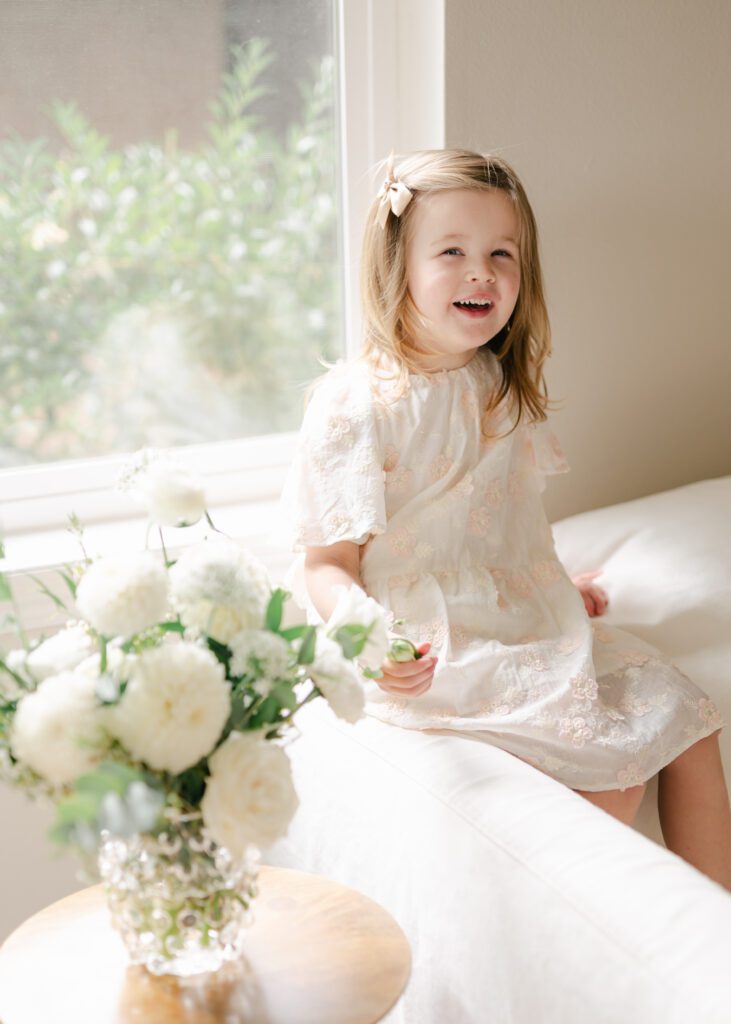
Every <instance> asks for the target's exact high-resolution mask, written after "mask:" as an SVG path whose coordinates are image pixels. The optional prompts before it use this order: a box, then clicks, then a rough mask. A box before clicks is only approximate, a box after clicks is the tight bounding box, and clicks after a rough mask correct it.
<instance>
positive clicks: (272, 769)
mask: <svg viewBox="0 0 731 1024" xmlns="http://www.w3.org/2000/svg"><path fill="white" fill-rule="evenodd" d="M209 765H210V768H211V775H210V778H209V779H208V783H207V785H206V791H205V793H204V794H203V799H202V801H201V811H202V813H203V822H204V824H205V825H206V827H207V829H208V831H209V832H210V834H211V836H212V837H213V838H214V839H215V840H216V842H217V843H220V844H221V845H222V846H226V847H227V848H228V849H229V850H231V852H232V853H233V854H234V855H235V856H243V855H244V853H245V852H246V847H247V845H248V844H249V843H253V844H254V845H255V846H258V847H260V848H262V849H266V848H267V847H268V846H271V844H272V843H274V842H276V840H277V839H280V838H281V837H282V836H283V835H285V834H286V832H287V828H288V827H289V823H290V821H291V820H292V818H293V817H294V814H295V811H296V810H297V808H298V806H299V799H298V797H297V791H296V790H295V788H294V783H293V781H292V768H291V765H290V763H289V758H288V757H287V755H286V754H285V752H284V751H283V750H282V748H281V747H279V746H277V745H276V744H275V743H274V742H272V741H271V740H265V739H264V737H263V736H261V735H260V734H259V733H258V732H249V733H243V732H232V733H231V735H230V736H229V737H228V738H227V739H226V740H225V742H224V743H222V744H221V746H220V747H219V748H218V750H217V751H216V752H215V754H214V755H213V756H212V757H211V758H210V760H209Z"/></svg>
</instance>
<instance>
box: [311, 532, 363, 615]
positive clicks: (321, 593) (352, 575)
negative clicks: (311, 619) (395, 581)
mask: <svg viewBox="0 0 731 1024" xmlns="http://www.w3.org/2000/svg"><path fill="white" fill-rule="evenodd" d="M338 583H340V584H342V585H343V586H346V587H350V585H351V584H352V583H356V584H357V585H358V586H359V587H360V588H361V589H364V587H363V584H362V583H361V581H360V546H359V545H358V544H355V543H354V542H353V541H350V540H341V541H338V543H337V544H329V545H328V546H327V547H324V548H316V547H308V548H306V549H305V586H306V587H307V593H308V594H309V595H310V600H311V601H312V603H313V604H314V606H315V608H316V609H317V612H318V614H319V616H320V618H321V619H322V620H323V622H327V620H328V619H329V618H330V615H331V614H332V612H333V609H334V608H335V605H336V604H337V594H335V593H334V591H333V587H335V586H336V585H337V584H338Z"/></svg>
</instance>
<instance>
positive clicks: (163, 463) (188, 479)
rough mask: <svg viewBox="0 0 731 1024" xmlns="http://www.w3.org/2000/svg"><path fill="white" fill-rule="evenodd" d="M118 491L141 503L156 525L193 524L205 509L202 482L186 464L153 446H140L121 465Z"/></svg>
mask: <svg viewBox="0 0 731 1024" xmlns="http://www.w3.org/2000/svg"><path fill="white" fill-rule="evenodd" d="M117 488H118V490H120V491H123V492H128V493H129V494H130V496H131V497H132V498H133V499H134V500H136V501H138V502H140V504H142V505H144V506H145V508H146V509H147V514H148V517H149V519H150V522H152V523H155V524H156V525H157V526H193V524H194V523H197V522H198V520H199V519H200V518H201V516H202V515H203V514H204V512H205V511H206V496H205V491H204V489H203V484H202V482H201V481H200V480H199V479H198V477H196V476H195V475H194V474H193V473H191V472H190V470H189V469H187V468H186V467H185V466H183V465H182V464H181V463H179V462H177V461H176V460H175V459H173V458H171V457H170V456H169V455H165V454H161V453H159V452H157V451H155V449H149V448H143V449H142V450H141V451H140V452H137V453H136V455H135V456H133V458H132V460H131V461H130V462H129V463H128V464H127V465H126V466H125V467H124V469H123V470H122V472H121V474H120V476H119V479H118V481H117Z"/></svg>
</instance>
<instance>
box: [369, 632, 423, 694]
mask: <svg viewBox="0 0 731 1024" xmlns="http://www.w3.org/2000/svg"><path fill="white" fill-rule="evenodd" d="M430 647H431V644H430V643H423V644H420V645H419V646H418V647H417V648H416V649H417V651H418V652H419V654H422V655H424V654H426V652H427V651H428V650H429V648H430ZM436 663H437V659H436V658H424V657H422V658H419V660H418V661H415V660H411V661H391V660H390V658H386V660H385V661H384V663H383V664H382V665H381V672H382V673H383V675H382V676H381V678H380V679H374V680H373V682H374V683H378V685H379V686H380V688H381V689H382V690H384V691H385V692H386V693H391V694H394V695H395V696H397V697H418V696H419V694H420V693H424V692H425V691H426V690H428V689H429V687H430V686H431V684H432V678H433V676H434V667H435V665H436Z"/></svg>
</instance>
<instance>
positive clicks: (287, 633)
mask: <svg viewBox="0 0 731 1024" xmlns="http://www.w3.org/2000/svg"><path fill="white" fill-rule="evenodd" d="M309 628H310V627H309V626H291V627H290V628H289V629H280V631H279V635H280V636H281V637H282V639H283V640H299V638H300V637H301V636H304V635H305V633H306V632H307V630H308V629H309Z"/></svg>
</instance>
